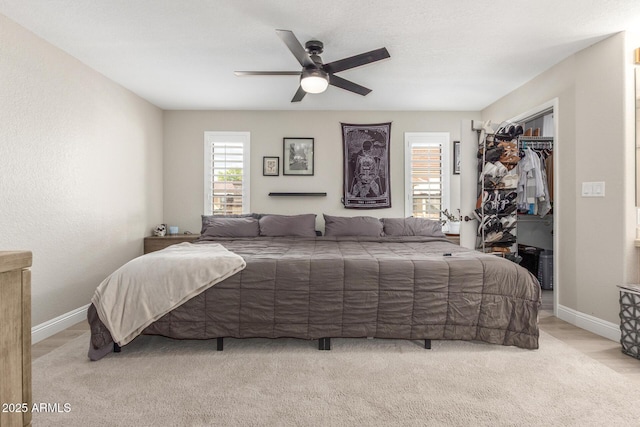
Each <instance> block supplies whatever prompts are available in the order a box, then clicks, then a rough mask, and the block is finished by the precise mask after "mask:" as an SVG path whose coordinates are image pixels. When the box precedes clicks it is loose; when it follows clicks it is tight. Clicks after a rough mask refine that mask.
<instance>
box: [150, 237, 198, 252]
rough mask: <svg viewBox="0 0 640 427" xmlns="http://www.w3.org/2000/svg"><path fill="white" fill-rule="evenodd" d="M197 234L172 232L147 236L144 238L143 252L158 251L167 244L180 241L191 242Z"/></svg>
mask: <svg viewBox="0 0 640 427" xmlns="http://www.w3.org/2000/svg"><path fill="white" fill-rule="evenodd" d="M198 237H200V235H199V234H172V235H168V236H149V237H145V238H144V253H145V254H148V253H149V252H155V251H159V250H160V249H164V248H166V247H167V246H171V245H175V244H176V243H182V242H193V241H195V240H196V239H198Z"/></svg>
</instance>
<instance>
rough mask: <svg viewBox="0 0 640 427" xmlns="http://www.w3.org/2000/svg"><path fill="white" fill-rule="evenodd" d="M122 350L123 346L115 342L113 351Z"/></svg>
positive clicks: (118, 351)
mask: <svg viewBox="0 0 640 427" xmlns="http://www.w3.org/2000/svg"><path fill="white" fill-rule="evenodd" d="M121 351H122V347H120V346H119V345H118V344H116V343H113V352H114V353H120V352H121Z"/></svg>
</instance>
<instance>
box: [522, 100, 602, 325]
mask: <svg viewBox="0 0 640 427" xmlns="http://www.w3.org/2000/svg"><path fill="white" fill-rule="evenodd" d="M549 109H553V132H554V135H553V169H554V171H553V172H554V173H553V198H554V201H555V202H556V203H554V205H553V289H554V292H553V315H554V316H556V317H560V316H559V315H558V312H559V310H560V299H559V298H560V297H559V295H560V292H562V283H560V280H559V278H560V270H561V269H562V265H561V263H560V262H559V255H560V242H562V229H561V228H560V213H561V212H562V208H561V206H562V202H560V203H557V201H558V200H562V198H563V197H564V196H563V195H562V189H561V187H560V181H561V179H562V174H561V173H560V170H559V169H560V164H561V160H562V143H561V141H560V137H559V136H560V132H559V129H560V126H559V124H560V101H559V99H558V98H557V97H556V98H553V99H551V100H549V101H547V102H544V103H542V104H540V105H538V106H537V107H535V108H532V109H531V110H529V111H527V112H525V113H522V114H520V115H517V116H515V117H514V118H512V119H510V121H512V122H519V121H522V120H523V119H527V118H529V117H531V116H533V115H535V114H537V113H539V112H542V111H545V110H549ZM570 323H571V322H570ZM592 332H593V331H592Z"/></svg>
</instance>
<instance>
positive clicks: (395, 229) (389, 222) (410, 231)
mask: <svg viewBox="0 0 640 427" xmlns="http://www.w3.org/2000/svg"><path fill="white" fill-rule="evenodd" d="M382 223H383V224H384V234H385V235H386V236H423V237H445V236H444V234H443V233H442V225H441V224H440V221H434V220H431V219H426V218H414V217H409V218H382Z"/></svg>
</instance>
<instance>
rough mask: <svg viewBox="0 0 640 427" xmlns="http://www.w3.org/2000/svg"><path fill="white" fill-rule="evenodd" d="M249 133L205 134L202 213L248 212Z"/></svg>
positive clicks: (226, 213) (227, 213)
mask: <svg viewBox="0 0 640 427" xmlns="http://www.w3.org/2000/svg"><path fill="white" fill-rule="evenodd" d="M249 142H250V134H249V132H205V133H204V214H205V215H212V214H219V215H229V214H241V213H248V212H250V207H249V175H250V167H249V145H250V144H249Z"/></svg>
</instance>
